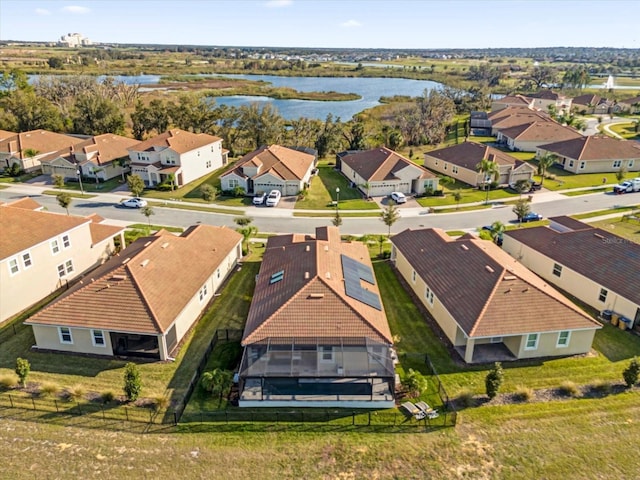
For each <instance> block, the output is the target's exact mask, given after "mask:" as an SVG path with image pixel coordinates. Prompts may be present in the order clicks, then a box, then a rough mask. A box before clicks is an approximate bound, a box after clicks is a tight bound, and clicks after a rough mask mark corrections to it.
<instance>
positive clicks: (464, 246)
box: [460, 243, 469, 250]
mask: <svg viewBox="0 0 640 480" xmlns="http://www.w3.org/2000/svg"><path fill="white" fill-rule="evenodd" d="M460 248H462V249H463V250H469V247H467V246H466V245H465V244H464V243H463V244H462V245H460Z"/></svg>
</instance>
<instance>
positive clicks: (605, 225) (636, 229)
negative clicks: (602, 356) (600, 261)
mask: <svg viewBox="0 0 640 480" xmlns="http://www.w3.org/2000/svg"><path fill="white" fill-rule="evenodd" d="M590 225H593V226H594V227H598V228H601V229H603V230H607V231H608V232H611V233H615V234H616V235H618V236H620V237H623V238H626V239H628V240H631V241H634V242H636V243H640V223H639V222H637V221H631V220H627V221H623V220H622V218H616V219H610V220H600V221H599V222H593V223H590ZM639 352H640V350H639Z"/></svg>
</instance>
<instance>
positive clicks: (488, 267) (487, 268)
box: [484, 265, 495, 273]
mask: <svg viewBox="0 0 640 480" xmlns="http://www.w3.org/2000/svg"><path fill="white" fill-rule="evenodd" d="M484 268H485V269H486V270H487V272H489V273H493V272H495V270H494V269H493V268H491V267H490V266H489V265H485V266H484Z"/></svg>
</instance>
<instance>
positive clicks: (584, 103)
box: [571, 93, 613, 115]
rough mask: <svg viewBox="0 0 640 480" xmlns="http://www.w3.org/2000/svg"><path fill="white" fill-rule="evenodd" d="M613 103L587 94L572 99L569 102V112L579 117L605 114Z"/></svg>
mask: <svg viewBox="0 0 640 480" xmlns="http://www.w3.org/2000/svg"><path fill="white" fill-rule="evenodd" d="M612 105H613V102H611V101H609V100H607V99H606V98H602V97H600V96H599V95H595V94H593V93H587V94H584V95H579V96H577V97H574V99H573V101H572V102H571V110H572V111H574V112H576V113H579V114H581V115H593V114H600V115H602V114H606V113H609V109H610V108H611V106H612Z"/></svg>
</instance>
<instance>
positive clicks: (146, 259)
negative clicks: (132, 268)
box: [140, 258, 149, 268]
mask: <svg viewBox="0 0 640 480" xmlns="http://www.w3.org/2000/svg"><path fill="white" fill-rule="evenodd" d="M147 265H149V259H148V258H145V259H144V260H143V261H142V262H140V266H141V267H143V268H144V267H146V266H147Z"/></svg>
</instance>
